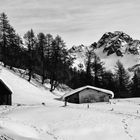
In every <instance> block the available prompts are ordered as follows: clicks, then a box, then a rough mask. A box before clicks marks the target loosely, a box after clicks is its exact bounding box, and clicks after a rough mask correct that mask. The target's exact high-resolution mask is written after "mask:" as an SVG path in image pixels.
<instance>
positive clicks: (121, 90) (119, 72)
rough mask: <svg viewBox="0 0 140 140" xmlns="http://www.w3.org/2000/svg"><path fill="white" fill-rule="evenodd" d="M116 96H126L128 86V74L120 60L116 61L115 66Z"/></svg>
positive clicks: (127, 94)
mask: <svg viewBox="0 0 140 140" xmlns="http://www.w3.org/2000/svg"><path fill="white" fill-rule="evenodd" d="M115 68H116V69H115V71H116V74H115V76H116V78H115V79H116V96H117V97H128V96H130V95H129V86H130V80H129V79H130V76H129V74H128V72H127V71H126V70H125V68H124V66H123V64H122V63H121V62H120V61H117V63H116V67H115Z"/></svg>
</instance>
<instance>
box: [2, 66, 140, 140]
mask: <svg viewBox="0 0 140 140" xmlns="http://www.w3.org/2000/svg"><path fill="white" fill-rule="evenodd" d="M0 78H2V79H3V80H4V81H5V82H6V83H7V84H8V85H9V87H10V88H11V89H12V91H13V102H14V103H18V104H23V105H20V106H17V105H16V104H14V105H13V106H11V107H8V106H0V140H93V139H94V140H103V139H104V140H138V139H139V137H140V133H139V132H140V125H139V123H140V99H139V98H137V99H135V98H133V99H117V100H113V99H112V100H111V104H110V103H96V104H89V108H87V107H88V106H87V104H79V105H78V104H70V103H68V106H67V107H64V106H63V105H64V103H63V102H62V101H59V100H56V98H58V97H57V96H55V95H53V94H52V93H50V92H49V90H45V89H44V88H42V87H40V86H34V85H33V84H31V83H29V82H27V81H26V80H24V79H22V78H21V77H19V76H17V75H15V74H14V73H12V72H10V71H9V70H7V69H4V68H2V71H1V73H0ZM42 102H45V105H42V104H41V103H42Z"/></svg>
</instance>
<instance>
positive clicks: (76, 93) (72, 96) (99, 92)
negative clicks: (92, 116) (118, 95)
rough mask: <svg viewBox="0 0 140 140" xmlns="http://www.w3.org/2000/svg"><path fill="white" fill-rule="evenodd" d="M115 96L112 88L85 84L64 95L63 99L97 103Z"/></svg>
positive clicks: (107, 100)
mask: <svg viewBox="0 0 140 140" xmlns="http://www.w3.org/2000/svg"><path fill="white" fill-rule="evenodd" d="M113 97H114V93H113V92H112V91H110V90H106V89H102V88H97V87H93V86H84V87H81V88H78V89H75V90H73V91H71V92H69V93H66V94H64V95H63V97H62V98H63V100H64V101H66V102H71V103H77V104H80V103H95V102H109V99H110V98H113Z"/></svg>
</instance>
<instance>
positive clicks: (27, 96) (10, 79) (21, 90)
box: [0, 67, 56, 104]
mask: <svg viewBox="0 0 140 140" xmlns="http://www.w3.org/2000/svg"><path fill="white" fill-rule="evenodd" d="M0 78H1V79H2V80H3V81H4V82H5V83H6V84H7V85H8V87H9V88H10V89H11V90H12V92H13V95H12V100H13V103H19V104H41V103H42V102H44V103H46V102H48V101H51V100H50V99H53V98H56V96H53V95H52V93H50V91H49V89H48V90H45V89H44V88H43V87H40V86H39V85H36V84H35V83H34V82H31V83H29V82H27V80H25V79H23V78H21V77H20V76H18V75H16V74H15V73H14V72H12V71H11V72H10V71H9V70H7V69H5V68H3V67H2V70H1V71H0Z"/></svg>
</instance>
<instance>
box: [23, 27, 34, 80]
mask: <svg viewBox="0 0 140 140" xmlns="http://www.w3.org/2000/svg"><path fill="white" fill-rule="evenodd" d="M24 39H25V44H26V46H27V49H28V53H27V54H28V62H27V68H28V71H29V73H28V75H29V79H28V81H29V82H30V80H31V77H32V75H33V69H34V68H33V67H34V65H35V64H34V53H33V52H34V49H35V44H36V37H35V34H34V32H33V30H32V29H31V30H30V31H27V33H26V34H25V35H24Z"/></svg>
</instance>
